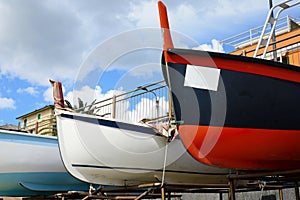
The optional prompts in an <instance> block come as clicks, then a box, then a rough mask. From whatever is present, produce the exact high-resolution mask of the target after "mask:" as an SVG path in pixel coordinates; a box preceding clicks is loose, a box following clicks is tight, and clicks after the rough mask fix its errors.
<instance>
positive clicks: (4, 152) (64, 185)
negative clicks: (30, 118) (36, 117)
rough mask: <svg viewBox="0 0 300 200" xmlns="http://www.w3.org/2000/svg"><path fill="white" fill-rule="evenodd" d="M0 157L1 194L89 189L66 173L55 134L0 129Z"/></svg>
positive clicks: (32, 193) (20, 194)
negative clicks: (51, 135) (35, 133)
mask: <svg viewBox="0 0 300 200" xmlns="http://www.w3.org/2000/svg"><path fill="white" fill-rule="evenodd" d="M0 160H1V162H0V195H2V196H27V195H29V196H31V195H43V194H45V195H47V194H50V193H55V192H60V191H69V190H88V186H87V184H85V183H83V182H80V181H79V180H77V179H75V178H74V177H72V176H71V175H70V174H69V173H68V172H67V170H66V168H65V167H64V165H63V163H62V160H61V158H60V154H59V149H58V143H57V138H56V137H49V136H39V135H34V134H29V133H20V132H16V131H6V130H0Z"/></svg>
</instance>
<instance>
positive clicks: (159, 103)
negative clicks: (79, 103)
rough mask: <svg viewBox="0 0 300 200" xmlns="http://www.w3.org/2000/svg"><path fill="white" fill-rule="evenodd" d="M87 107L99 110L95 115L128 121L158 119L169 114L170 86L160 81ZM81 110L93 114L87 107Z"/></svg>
mask: <svg viewBox="0 0 300 200" xmlns="http://www.w3.org/2000/svg"><path fill="white" fill-rule="evenodd" d="M86 108H91V109H93V110H97V111H96V112H94V113H92V114H94V115H98V116H102V117H108V118H114V119H118V120H125V121H128V122H139V121H141V120H146V121H149V120H156V119H159V118H164V117H166V116H167V114H168V108H169V106H168V88H167V86H166V84H165V82H164V81H158V82H155V83H151V84H148V85H144V86H139V87H137V88H136V89H134V90H131V91H129V92H124V93H122V94H117V95H113V96H112V97H111V98H107V99H104V100H100V101H96V102H94V103H93V104H92V105H87V106H86ZM78 110H79V109H78ZM80 110H85V111H84V112H83V113H89V114H91V113H90V112H89V110H87V109H84V108H83V109H82V108H80Z"/></svg>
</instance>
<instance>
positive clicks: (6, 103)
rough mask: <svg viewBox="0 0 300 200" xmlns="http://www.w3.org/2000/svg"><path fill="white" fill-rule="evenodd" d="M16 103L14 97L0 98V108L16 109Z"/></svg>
mask: <svg viewBox="0 0 300 200" xmlns="http://www.w3.org/2000/svg"><path fill="white" fill-rule="evenodd" d="M15 103H16V102H15V100H13V99H12V98H6V97H2V98H0V109H5V108H9V109H16V106H15Z"/></svg>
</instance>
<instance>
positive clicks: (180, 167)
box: [57, 110, 229, 186]
mask: <svg viewBox="0 0 300 200" xmlns="http://www.w3.org/2000/svg"><path fill="white" fill-rule="evenodd" d="M57 128H58V140H59V147H60V152H61V156H62V159H63V162H64V164H65V166H66V168H67V170H68V171H69V172H70V173H71V174H72V175H73V176H75V177H77V178H78V179H80V180H82V181H85V182H89V183H95V184H103V185H118V186H121V185H137V184H141V183H149V182H159V181H164V182H168V183H214V184H218V183H227V182H228V180H227V179H226V175H227V174H228V173H229V171H228V169H220V168H215V167H210V166H207V165H204V164H201V163H199V162H197V161H196V160H194V159H193V158H192V157H191V156H190V155H189V154H188V152H187V151H186V149H185V148H184V146H183V144H182V142H181V140H180V139H175V140H174V141H172V142H170V143H168V142H167V139H166V138H165V137H162V136H159V135H156V134H155V131H154V130H153V129H152V128H150V127H148V126H147V125H143V124H128V123H125V122H121V121H114V120H109V119H107V118H99V117H94V116H90V115H83V114H76V113H69V112H65V111H60V110H59V111H57ZM165 156H166V158H167V159H166V161H165ZM164 166H165V167H164ZM163 172H165V176H163Z"/></svg>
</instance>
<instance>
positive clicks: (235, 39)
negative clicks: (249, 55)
mask: <svg viewBox="0 0 300 200" xmlns="http://www.w3.org/2000/svg"><path fill="white" fill-rule="evenodd" d="M291 21H293V22H295V23H297V24H299V25H300V19H299V18H296V17H292V16H286V17H282V18H280V19H278V21H277V24H276V28H275V31H276V34H280V33H284V32H288V31H291V30H290V23H291ZM263 27H264V26H259V27H256V28H252V29H250V30H248V31H245V32H243V33H240V34H237V35H235V36H232V37H230V38H227V39H224V40H222V41H220V43H221V44H225V45H229V46H232V47H234V48H235V49H239V48H243V47H245V46H249V45H253V44H255V43H257V42H258V40H259V37H260V35H261V33H262V31H263ZM270 31H271V26H268V27H267V29H266V34H268V33H270Z"/></svg>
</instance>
